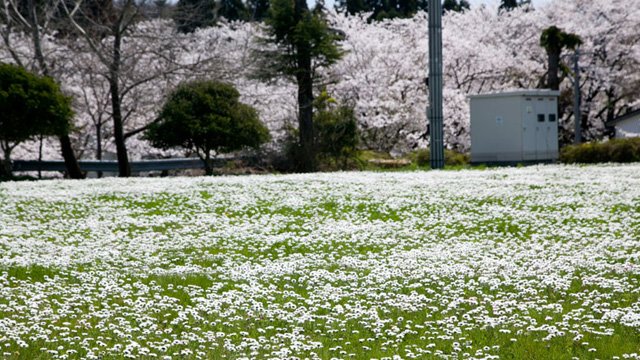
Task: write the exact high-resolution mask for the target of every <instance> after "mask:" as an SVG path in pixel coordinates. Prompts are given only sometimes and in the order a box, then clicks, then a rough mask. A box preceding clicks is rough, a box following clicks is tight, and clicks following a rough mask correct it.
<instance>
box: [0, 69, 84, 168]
mask: <svg viewBox="0 0 640 360" xmlns="http://www.w3.org/2000/svg"><path fill="white" fill-rule="evenodd" d="M0 114H2V116H1V117H0V149H1V150H2V155H3V159H2V160H0V178H3V177H10V176H11V151H12V150H13V149H14V148H15V147H16V146H18V145H19V144H20V143H22V142H24V141H26V140H29V139H34V138H36V137H37V136H61V135H68V134H69V130H70V129H71V119H72V117H73V111H72V110H71V98H68V97H66V96H64V95H63V94H62V92H61V91H60V87H59V86H58V84H56V83H55V82H54V81H53V80H52V79H51V78H49V77H46V76H37V75H35V74H32V73H30V72H28V71H26V70H24V69H23V68H21V67H18V66H15V65H10V64H0Z"/></svg>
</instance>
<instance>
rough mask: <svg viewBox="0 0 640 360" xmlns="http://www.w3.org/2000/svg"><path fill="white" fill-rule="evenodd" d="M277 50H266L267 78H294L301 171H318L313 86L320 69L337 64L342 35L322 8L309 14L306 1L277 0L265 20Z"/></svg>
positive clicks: (340, 54)
mask: <svg viewBox="0 0 640 360" xmlns="http://www.w3.org/2000/svg"><path fill="white" fill-rule="evenodd" d="M266 24H267V26H268V27H267V31H268V33H269V35H270V38H269V40H270V41H271V42H272V43H274V44H275V45H276V50H275V51H264V52H263V53H262V55H263V59H264V60H265V61H264V69H265V70H264V71H263V73H266V74H267V75H268V76H278V75H280V76H282V75H285V76H286V75H289V76H291V75H293V76H294V77H295V81H296V84H297V86H298V130H299V135H300V138H299V147H300V148H299V151H300V155H301V156H299V157H298V159H299V163H298V164H297V168H298V170H300V171H305V172H306V171H313V170H315V147H314V144H313V142H314V136H313V132H314V130H313V99H314V95H313V85H314V81H316V80H317V79H316V78H317V76H316V74H317V70H318V69H319V68H323V67H328V66H330V65H333V64H335V63H336V62H337V61H338V60H339V59H340V58H341V57H342V54H343V53H342V51H341V50H340V48H339V47H338V45H337V42H338V39H339V36H338V34H337V32H336V31H334V30H332V29H330V28H329V25H328V24H327V22H326V20H325V19H324V16H323V13H322V7H320V6H319V7H316V9H314V11H310V10H309V8H308V7H307V3H306V1H305V0H274V1H272V3H271V9H270V10H269V17H268V18H267V20H266Z"/></svg>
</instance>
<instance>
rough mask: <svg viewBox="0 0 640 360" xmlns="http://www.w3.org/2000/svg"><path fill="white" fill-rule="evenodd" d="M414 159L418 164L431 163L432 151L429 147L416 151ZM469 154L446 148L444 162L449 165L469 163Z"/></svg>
mask: <svg viewBox="0 0 640 360" xmlns="http://www.w3.org/2000/svg"><path fill="white" fill-rule="evenodd" d="M413 156H414V161H415V163H416V164H417V165H418V166H429V165H431V152H430V151H429V149H420V150H417V151H416V152H415V153H414V155H413ZM469 160H470V159H469V155H468V154H464V153H459V152H457V151H453V150H448V149H445V150H444V163H445V165H447V166H464V165H468V164H469Z"/></svg>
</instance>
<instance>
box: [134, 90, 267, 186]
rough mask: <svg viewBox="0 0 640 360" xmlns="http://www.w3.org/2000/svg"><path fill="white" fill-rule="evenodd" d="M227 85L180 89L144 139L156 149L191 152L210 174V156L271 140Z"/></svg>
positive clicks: (256, 117)
mask: <svg viewBox="0 0 640 360" xmlns="http://www.w3.org/2000/svg"><path fill="white" fill-rule="evenodd" d="M239 98H240V94H239V93H238V91H237V90H236V89H235V88H234V87H233V86H232V85H229V84H225V83H221V82H216V81H196V82H192V83H187V84H183V85H181V86H179V87H178V88H177V89H176V90H175V91H174V92H173V93H172V94H171V96H170V97H169V100H168V101H167V103H166V104H165V105H164V107H163V108H162V111H161V113H160V121H159V122H157V123H154V124H152V125H151V126H149V128H148V129H147V131H146V133H145V138H146V139H147V140H149V141H150V142H151V144H152V145H153V146H155V147H159V148H163V149H168V148H173V147H182V148H187V149H191V150H194V151H195V152H196V153H197V154H198V156H199V157H200V159H202V161H203V162H204V166H205V171H206V173H207V174H208V175H210V174H212V173H213V168H212V167H211V156H212V152H213V156H215V155H216V154H219V153H224V152H231V151H236V150H240V149H242V148H244V147H252V148H257V147H259V146H260V145H261V144H263V143H265V142H266V141H268V140H269V139H270V135H269V130H268V129H267V128H266V127H265V126H264V125H263V124H262V123H261V122H260V120H259V118H258V113H257V112H256V110H255V109H254V108H252V107H251V106H249V105H245V104H243V103H241V102H240V101H239Z"/></svg>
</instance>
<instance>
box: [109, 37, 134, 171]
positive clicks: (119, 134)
mask: <svg viewBox="0 0 640 360" xmlns="http://www.w3.org/2000/svg"><path fill="white" fill-rule="evenodd" d="M114 26H115V27H116V28H115V29H114V38H113V58H112V62H111V66H110V69H109V90H110V92H111V110H112V117H113V135H114V140H115V143H116V153H117V156H118V176H120V177H129V176H131V167H130V166H129V156H128V155H127V146H126V144H125V137H124V127H123V124H122V122H123V119H122V104H121V102H120V88H119V84H118V77H119V75H120V61H121V60H120V47H121V45H122V33H121V31H120V29H119V28H117V25H114Z"/></svg>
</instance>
